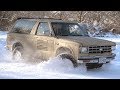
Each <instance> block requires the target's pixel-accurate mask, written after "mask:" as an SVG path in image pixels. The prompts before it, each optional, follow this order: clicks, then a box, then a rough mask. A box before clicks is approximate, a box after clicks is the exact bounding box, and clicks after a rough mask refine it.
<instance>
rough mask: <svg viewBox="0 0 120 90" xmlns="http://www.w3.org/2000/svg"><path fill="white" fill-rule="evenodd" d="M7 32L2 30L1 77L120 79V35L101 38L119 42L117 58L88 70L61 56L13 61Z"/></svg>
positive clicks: (0, 48) (116, 51) (0, 37)
mask: <svg viewBox="0 0 120 90" xmlns="http://www.w3.org/2000/svg"><path fill="white" fill-rule="evenodd" d="M6 33H7V32H2V31H0V78H1V79H120V59H119V58H120V37H106V38H103V37H102V38H101V39H106V40H110V41H114V42H116V43H117V46H116V50H115V51H114V52H115V53H116V58H115V60H114V61H112V62H111V63H109V64H105V65H103V67H102V68H99V69H93V70H89V71H86V69H85V67H84V66H79V67H78V68H73V67H72V65H71V63H70V62H69V61H67V60H66V61H62V60H61V59H59V58H52V59H50V60H48V61H47V62H43V63H38V64H27V63H22V62H19V63H17V62H13V61H12V60H11V55H10V52H9V51H8V50H6V47H5V46H6ZM99 38H100V37H99ZM66 63H67V64H66Z"/></svg>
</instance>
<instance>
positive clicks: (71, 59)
mask: <svg viewBox="0 0 120 90" xmlns="http://www.w3.org/2000/svg"><path fill="white" fill-rule="evenodd" d="M58 56H59V57H60V58H62V59H69V60H70V61H71V62H72V64H73V67H77V66H78V63H77V62H76V60H75V59H74V58H73V57H72V56H71V55H69V54H61V55H58Z"/></svg>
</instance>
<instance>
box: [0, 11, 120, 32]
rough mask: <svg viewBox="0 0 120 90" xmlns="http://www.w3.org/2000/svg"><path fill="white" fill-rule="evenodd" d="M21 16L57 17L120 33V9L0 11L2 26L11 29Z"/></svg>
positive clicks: (0, 25)
mask: <svg viewBox="0 0 120 90" xmlns="http://www.w3.org/2000/svg"><path fill="white" fill-rule="evenodd" d="M19 17H31V18H32V17H34V18H56V19H63V20H71V21H78V22H79V23H88V24H90V25H93V24H96V25H98V26H101V27H102V28H103V29H102V30H103V31H105V32H109V31H112V32H114V33H119V34H120V11H0V27H1V28H3V30H9V29H10V28H11V26H12V25H13V23H14V21H15V20H16V19H17V18H19Z"/></svg>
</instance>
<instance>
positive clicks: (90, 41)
mask: <svg viewBox="0 0 120 90" xmlns="http://www.w3.org/2000/svg"><path fill="white" fill-rule="evenodd" d="M59 38H60V39H64V40H69V41H73V42H77V43H79V44H81V45H82V46H115V45H116V44H115V43H114V42H111V41H108V40H102V39H97V38H92V37H82V36H81V37H78V36H60V37H59Z"/></svg>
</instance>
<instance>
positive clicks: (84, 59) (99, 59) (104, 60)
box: [77, 54, 116, 63]
mask: <svg viewBox="0 0 120 90" xmlns="http://www.w3.org/2000/svg"><path fill="white" fill-rule="evenodd" d="M115 56H116V55H115V54H112V55H109V56H92V57H80V58H79V59H78V60H77V63H107V62H110V61H112V60H113V59H114V58H115Z"/></svg>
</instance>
